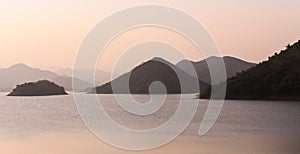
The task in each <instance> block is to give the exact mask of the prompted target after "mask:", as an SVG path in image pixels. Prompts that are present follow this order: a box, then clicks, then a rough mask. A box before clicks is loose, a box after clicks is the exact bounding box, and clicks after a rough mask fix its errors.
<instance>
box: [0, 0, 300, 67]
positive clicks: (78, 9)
mask: <svg viewBox="0 0 300 154" xmlns="http://www.w3.org/2000/svg"><path fill="white" fill-rule="evenodd" d="M142 4H162V5H166V6H171V7H175V8H177V9H179V10H182V11H184V12H186V13H188V14H190V15H192V16H193V17H195V18H196V19H197V20H198V21H199V22H200V23H202V24H203V25H204V26H205V27H206V28H207V29H208V30H209V32H210V33H211V34H212V35H213V37H214V38H215V40H216V42H217V44H218V46H219V48H220V50H221V53H222V54H223V55H231V56H235V57H238V58H242V59H244V60H248V61H252V62H259V61H261V60H264V59H266V58H267V57H268V56H269V55H272V54H273V53H274V52H275V51H280V50H281V49H282V48H284V46H285V45H287V44H288V43H293V42H295V41H296V40H298V39H300V9H299V6H300V1H299V0H287V1H284V0H251V1H250V0H218V1H217V0H215V1H213V0H135V1H133V0H132V1H130V0H127V1H126V0H105V1H104V0H102V1H101V0H89V1H84V0H81V1H80V0H48V1H46V0H26V1H22V0H7V1H5V0H1V1H0V19H1V20H0V22H1V23H0V67H7V66H9V65H12V64H15V63H26V64H28V65H31V66H37V67H53V66H59V67H72V65H73V60H74V57H75V55H76V52H77V49H78V48H79V46H80V43H81V41H82V40H83V39H84V37H85V35H86V34H87V33H88V32H89V30H90V29H92V28H93V26H94V25H95V24H96V23H98V22H99V21H101V19H103V18H104V17H106V16H108V15H110V14H112V13H114V12H116V11H118V10H120V9H123V8H128V7H131V6H136V5H142ZM153 32H156V33H153ZM149 34H160V35H149ZM162 34H163V35H162ZM125 36H126V37H125ZM170 36H176V34H172V32H168V31H165V32H162V30H159V29H151V28H149V29H147V28H145V29H140V30H133V31H130V32H128V33H127V34H126V33H125V34H124V36H120V39H119V42H122V43H119V44H118V43H117V42H118V40H116V41H115V43H114V42H112V46H111V49H110V50H107V53H106V55H107V56H106V57H105V56H103V57H101V58H100V61H101V59H102V61H101V62H99V67H100V68H101V69H103V70H106V71H109V70H110V69H111V68H112V65H113V63H112V61H113V57H117V56H116V55H118V54H119V52H118V51H119V50H121V49H125V48H126V47H127V48H128V47H129V46H131V45H132V44H134V43H135V41H141V40H147V39H158V40H162V41H166V42H169V43H175V44H174V45H175V46H179V48H180V46H181V47H184V46H186V48H185V49H183V50H187V52H190V53H187V55H188V57H189V58H190V59H192V60H200V59H201V58H202V57H201V55H197V54H194V53H193V52H192V51H190V50H193V49H192V48H189V47H188V45H185V43H184V40H182V38H180V36H176V37H177V38H176V41H174V40H173V41H172V39H168V38H174V37H170ZM122 37H123V41H122ZM128 38H130V39H128ZM137 38H139V39H137ZM124 40H127V41H124ZM128 40H129V41H128ZM180 40H182V41H180ZM124 42H125V43H124ZM176 42H177V43H178V42H181V43H182V44H180V43H179V44H176ZM113 44H117V45H115V46H113ZM120 44H122V45H120ZM109 57H111V59H110V58H109ZM100 64H101V65H100Z"/></svg>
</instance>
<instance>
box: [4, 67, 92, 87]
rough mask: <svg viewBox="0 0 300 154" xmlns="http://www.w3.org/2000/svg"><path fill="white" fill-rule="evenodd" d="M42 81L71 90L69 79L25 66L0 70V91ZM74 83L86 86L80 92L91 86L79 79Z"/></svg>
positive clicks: (70, 80)
mask: <svg viewBox="0 0 300 154" xmlns="http://www.w3.org/2000/svg"><path fill="white" fill-rule="evenodd" d="M44 79H46V80H50V81H55V82H58V83H60V84H61V85H62V86H64V87H65V88H66V89H67V90H71V89H72V84H70V83H72V78H71V77H67V78H66V77H60V76H59V75H57V74H56V73H53V72H51V71H46V70H41V69H38V68H32V67H30V66H27V65H25V64H16V65H12V66H10V67H8V68H2V69H0V91H5V92H7V91H11V90H12V89H13V88H14V87H15V86H16V85H17V84H21V83H25V82H33V81H37V80H44ZM76 82H78V83H80V85H84V84H86V86H82V90H84V89H85V88H87V87H89V86H91V85H90V84H89V83H87V82H84V81H80V80H79V79H76Z"/></svg>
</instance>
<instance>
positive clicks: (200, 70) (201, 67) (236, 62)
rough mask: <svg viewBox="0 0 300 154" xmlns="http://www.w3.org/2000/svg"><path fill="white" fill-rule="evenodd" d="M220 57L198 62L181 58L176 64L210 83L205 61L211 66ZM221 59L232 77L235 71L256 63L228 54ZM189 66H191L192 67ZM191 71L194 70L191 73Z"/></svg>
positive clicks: (227, 72) (228, 75)
mask: <svg viewBox="0 0 300 154" xmlns="http://www.w3.org/2000/svg"><path fill="white" fill-rule="evenodd" d="M220 58H222V57H215V56H212V57H208V58H207V59H206V60H201V61H198V62H193V61H189V60H182V61H180V62H179V63H177V64H176V66H177V67H179V68H180V69H182V70H184V71H185V72H187V73H189V74H191V75H193V74H195V73H196V74H197V76H198V79H199V80H202V81H204V82H206V83H211V77H210V72H209V68H208V65H207V62H209V63H210V64H212V66H216V62H218V61H220ZM223 60H224V64H225V68H226V74H227V77H232V76H234V75H236V73H238V72H242V71H243V70H247V69H249V68H251V67H253V66H255V65H256V64H254V63H249V62H246V61H243V60H241V59H237V58H234V57H229V56H225V57H223ZM190 66H193V67H194V69H193V68H192V67H190ZM193 71H196V72H194V73H193Z"/></svg>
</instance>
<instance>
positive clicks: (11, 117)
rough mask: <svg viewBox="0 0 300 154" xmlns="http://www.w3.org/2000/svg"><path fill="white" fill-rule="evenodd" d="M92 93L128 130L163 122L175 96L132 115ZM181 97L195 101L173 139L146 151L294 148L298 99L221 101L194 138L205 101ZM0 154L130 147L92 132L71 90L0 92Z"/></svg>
mask: <svg viewBox="0 0 300 154" xmlns="http://www.w3.org/2000/svg"><path fill="white" fill-rule="evenodd" d="M98 96H99V99H100V100H101V103H102V105H103V106H104V108H105V109H106V111H107V113H108V114H109V115H110V116H111V117H112V119H114V120H115V121H116V122H118V123H119V124H121V125H123V126H126V127H128V128H132V129H149V128H153V127H157V126H160V125H161V124H163V123H165V122H166V121H167V120H168V119H169V118H170V117H171V116H172V115H173V114H174V112H175V110H176V108H177V106H178V103H179V98H180V96H179V95H168V96H167V100H166V102H165V104H164V105H163V106H162V108H160V109H159V110H158V111H157V112H156V113H154V114H152V115H149V116H136V115H134V114H131V113H128V112H126V111H124V110H123V109H122V108H121V107H120V106H118V104H116V102H115V101H114V98H113V96H112V95H98ZM183 97H184V99H185V100H188V101H189V102H190V103H198V104H199V105H198V109H197V113H196V115H195V117H194V119H193V120H192V122H191V123H190V125H189V126H188V127H187V129H186V130H185V131H184V132H183V134H181V136H180V137H179V138H178V139H176V140H175V141H173V142H171V143H170V144H167V145H166V146H163V147H161V148H158V149H154V150H150V151H146V153H300V148H299V147H298V145H300V139H299V137H300V102H283V101H229V100H228V101H225V103H224V107H223V109H222V112H221V114H220V117H219V119H218V120H217V122H216V124H215V125H214V127H213V128H212V129H211V130H210V131H209V133H208V134H206V135H205V136H204V137H200V136H198V135H197V132H198V129H199V125H200V122H201V120H202V117H203V114H204V112H205V109H206V108H207V104H208V101H207V100H198V99H194V97H195V95H183ZM135 98H136V99H137V100H138V101H140V102H146V101H147V100H148V99H149V97H148V96H146V95H135ZM107 133H113V132H109V131H107ZM162 135H163V134H162ZM128 141H130V139H128ZM0 153H9V154H10V153H38V154H41V153H52V154H53V153H59V154H61V153H62V154H67V153H72V154H73V153H78V154H79V153H113V154H114V153H131V152H130V151H126V150H125V151H124V150H122V149H118V148H115V147H112V146H110V145H108V144H106V143H104V142H102V141H101V140H99V139H97V138H96V137H95V136H93V135H92V133H91V132H90V131H89V130H88V129H87V127H86V126H85V125H84V124H83V122H82V121H81V118H80V116H79V114H78V112H77V109H76V105H75V103H74V99H73V96H72V94H71V95H68V96H49V97H48V96H46V97H45V96H43V97H7V96H5V94H4V93H1V95H0ZM144 153H145V151H144Z"/></svg>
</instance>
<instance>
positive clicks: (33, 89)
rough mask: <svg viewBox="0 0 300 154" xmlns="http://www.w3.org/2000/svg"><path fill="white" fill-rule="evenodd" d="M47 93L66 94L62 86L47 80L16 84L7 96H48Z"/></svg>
mask: <svg viewBox="0 0 300 154" xmlns="http://www.w3.org/2000/svg"><path fill="white" fill-rule="evenodd" d="M48 95H67V93H66V92H65V89H64V87H61V86H58V85H57V84H55V83H54V82H50V81H48V80H40V81H37V82H29V83H24V84H21V85H17V87H16V88H15V89H13V91H12V92H10V93H9V94H8V95H7V96H48Z"/></svg>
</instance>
